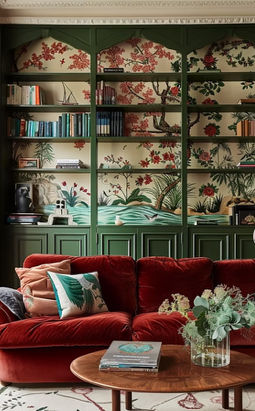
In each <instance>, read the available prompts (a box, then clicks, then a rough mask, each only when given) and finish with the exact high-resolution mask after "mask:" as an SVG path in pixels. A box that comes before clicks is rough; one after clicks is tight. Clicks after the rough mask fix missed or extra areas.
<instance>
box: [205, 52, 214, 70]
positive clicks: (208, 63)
mask: <svg viewBox="0 0 255 411" xmlns="http://www.w3.org/2000/svg"><path fill="white" fill-rule="evenodd" d="M203 63H204V65H205V66H206V67H207V68H209V67H211V66H213V65H214V64H215V63H216V60H215V58H214V57H213V56H212V55H211V54H208V55H207V56H205V57H204V59H203Z"/></svg>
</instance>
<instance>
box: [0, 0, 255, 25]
mask: <svg viewBox="0 0 255 411" xmlns="http://www.w3.org/2000/svg"><path fill="white" fill-rule="evenodd" d="M254 21H255V0H0V22H1V23H2V24H7V23H8V24H40V23H42V24H228V23H229V24H231V23H240V24H243V23H254Z"/></svg>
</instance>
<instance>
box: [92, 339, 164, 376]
mask: <svg viewBox="0 0 255 411" xmlns="http://www.w3.org/2000/svg"><path fill="white" fill-rule="evenodd" d="M161 345H162V343H161V342H158V341H118V340H114V341H112V343H111V345H110V346H109V348H108V349H107V350H106V352H105V354H104V355H103V356H102V358H101V360H100V364H99V369H100V370H108V371H154V372H157V371H158V367H159V361H160V352H161V351H160V350H161Z"/></svg>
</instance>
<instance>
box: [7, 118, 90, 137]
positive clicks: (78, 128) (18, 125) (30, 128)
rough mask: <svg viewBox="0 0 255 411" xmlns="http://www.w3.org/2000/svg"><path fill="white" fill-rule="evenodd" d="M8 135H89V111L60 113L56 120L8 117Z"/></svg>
mask: <svg viewBox="0 0 255 411" xmlns="http://www.w3.org/2000/svg"><path fill="white" fill-rule="evenodd" d="M7 135H8V136H9V137H17V136H20V137H25V136H27V137H89V136H90V113H62V114H61V115H60V116H59V117H58V120H57V121H43V120H26V119H24V118H13V117H8V120H7Z"/></svg>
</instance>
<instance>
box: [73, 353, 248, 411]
mask: <svg viewBox="0 0 255 411" xmlns="http://www.w3.org/2000/svg"><path fill="white" fill-rule="evenodd" d="M104 353H105V350H101V351H96V352H93V353H90V354H86V355H83V356H81V357H78V358H76V359H75V360H74V361H73V362H72V363H71V371H72V373H73V374H74V375H76V376H77V377H78V378H80V379H81V380H83V381H86V382H89V383H91V384H94V385H98V386H100V387H104V388H110V389H111V390H112V411H120V391H121V390H123V391H125V392H126V396H125V402H126V409H127V410H131V409H132V391H134V392H148V393H152V392H157V393H160V392H162V393H167V392H176V393H177V392H192V391H209V390H217V389H221V390H222V407H223V408H229V395H228V394H229V391H228V390H229V388H233V389H234V410H235V411H242V387H243V386H244V385H246V384H249V383H253V382H255V358H253V357H251V356H249V355H246V354H241V353H238V352H235V351H231V361H230V365H228V366H226V367H221V368H207V367H199V366H197V365H193V364H192V363H191V361H190V354H189V352H188V351H187V349H186V347H185V346H182V345H163V346H162V348H161V360H160V367H159V371H158V372H146V371H101V370H99V369H98V367H99V362H100V359H101V357H102V355H103V354H104Z"/></svg>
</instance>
